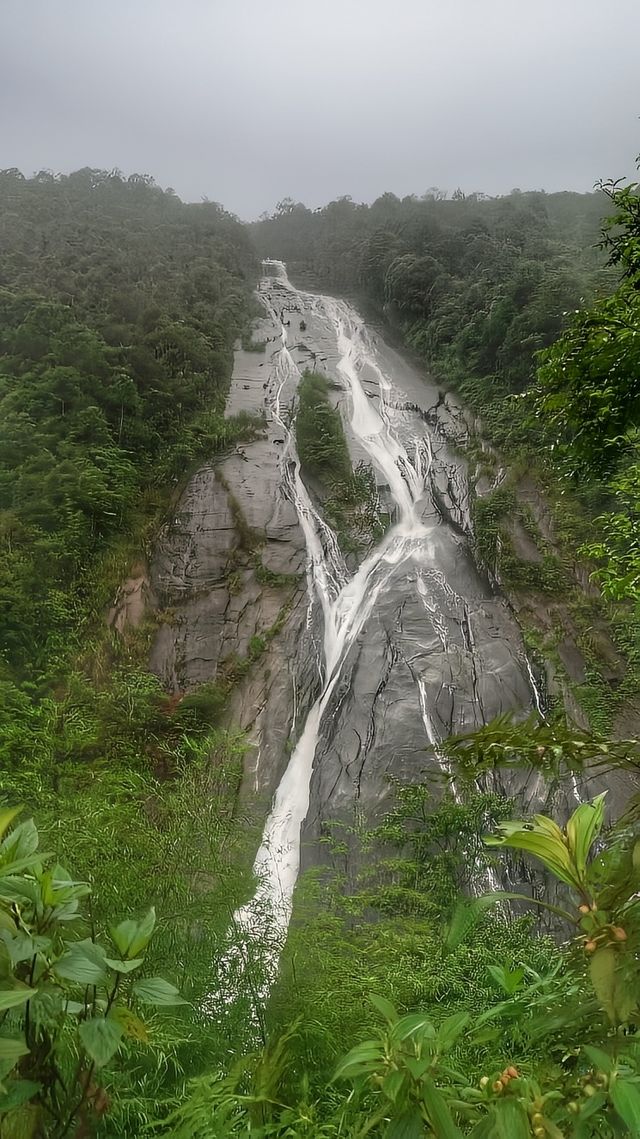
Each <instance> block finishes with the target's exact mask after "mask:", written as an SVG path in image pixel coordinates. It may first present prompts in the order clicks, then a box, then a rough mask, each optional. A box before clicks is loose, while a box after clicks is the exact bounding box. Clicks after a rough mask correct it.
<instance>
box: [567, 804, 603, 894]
mask: <svg viewBox="0 0 640 1139" xmlns="http://www.w3.org/2000/svg"><path fill="white" fill-rule="evenodd" d="M606 794H607V793H606V791H603V792H602V794H601V795H597V796H596V798H595V799H593V800H592V802H591V803H581V804H580V806H579V807H577V808H576V810H575V811H574V812H573V814H572V816H571V818H570V819H569V821H568V823H567V828H566V829H567V839H568V842H569V849H570V850H571V852H572V854H573V859H574V862H575V864H576V867H577V870H578V873H579V874H580V877H581V878H582V879H584V875H585V873H586V869H587V858H588V856H589V851H590V850H591V847H592V845H593V843H594V842H595V840H596V838H597V837H598V835H599V834H600V831H601V830H602V824H603V822H604V800H605V797H606Z"/></svg>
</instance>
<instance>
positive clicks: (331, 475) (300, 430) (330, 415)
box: [296, 372, 389, 554]
mask: <svg viewBox="0 0 640 1139" xmlns="http://www.w3.org/2000/svg"><path fill="white" fill-rule="evenodd" d="M330 387H331V385H330V381H329V380H328V379H327V377H326V376H322V375H319V374H318V373H315V372H305V373H304V375H303V377H302V379H301V381H300V384H299V385H298V410H297V414H296V443H297V447H298V454H299V456H300V462H301V463H302V466H303V469H304V470H305V471H306V472H307V473H308V474H309V475H311V477H312V478H313V479H315V480H316V481H317V483H318V484H319V485H320V487H321V488H322V497H323V510H324V514H325V517H326V519H327V521H328V522H329V523H330V525H331V526H332V527H333V529H334V530H335V533H336V536H337V538H338V542H339V545H340V548H341V549H342V550H343V552H344V553H346V554H360V553H362V552H366V551H367V550H368V549H369V548H370V547H371V546H372V545H373V544H374V543H375V542H376V541H378V540H379V539H380V538H381V537H382V535H383V534H384V531H385V528H386V525H388V522H389V518H388V516H387V515H385V514H384V512H383V511H381V509H380V503H379V500H378V492H377V487H376V479H375V474H374V472H373V470H372V468H371V467H370V466H369V465H368V464H367V463H364V462H361V463H359V464H358V466H357V467H356V468H355V469H354V468H353V466H352V463H351V458H350V456H349V448H348V446H347V439H346V436H345V433H344V428H343V425H342V419H341V417H340V412H339V411H338V410H337V409H336V408H334V407H332V406H331V404H330V402H329V391H330Z"/></svg>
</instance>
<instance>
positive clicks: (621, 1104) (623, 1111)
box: [611, 1079, 640, 1135]
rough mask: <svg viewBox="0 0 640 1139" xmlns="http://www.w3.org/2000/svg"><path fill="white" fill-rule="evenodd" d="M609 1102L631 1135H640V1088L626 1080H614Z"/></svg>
mask: <svg viewBox="0 0 640 1139" xmlns="http://www.w3.org/2000/svg"><path fill="white" fill-rule="evenodd" d="M611 1101H612V1103H613V1106H614V1107H615V1109H616V1111H617V1113H618V1115H619V1116H620V1118H621V1119H623V1120H624V1122H625V1123H626V1125H627V1127H628V1128H629V1131H630V1133H631V1134H632V1135H640V1087H638V1084H632V1083H630V1082H629V1081H628V1080H620V1079H618V1080H614V1082H613V1083H612V1085H611Z"/></svg>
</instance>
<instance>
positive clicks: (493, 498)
mask: <svg viewBox="0 0 640 1139" xmlns="http://www.w3.org/2000/svg"><path fill="white" fill-rule="evenodd" d="M472 519H473V526H474V546H475V552H476V556H477V559H478V561H479V563H480V564H481V565H483V566H484V567H485V568H486V569H487V570H488V571H489V572H490V573H491V574H492V576H493V577H494V578H495V579H496V580H498V581H499V582H501V583H502V584H504V585H506V586H507V587H508V588H514V589H525V590H526V589H530V590H535V591H538V592H540V593H544V594H549V595H551V596H558V595H563V594H566V593H567V592H568V590H569V588H570V580H569V577H568V575H567V573H566V571H565V569H564V567H563V565H562V563H561V561H560V559H559V558H558V556H557V555H556V554H555V553H554V552H553V550H552V549H551V547H550V545H549V543H548V542H546V541H545V539H544V538H543V537H542V535H541V534H540V532H539V530H538V528H537V526H536V525H535V522H534V520H533V518H532V516H531V514H530V512H529V511H528V510H527V508H526V507H525V506H523V504H522V503H520V502H519V500H518V497H517V493H516V489H515V487H514V485H513V484H512V483H503V484H502V485H501V486H499V487H496V488H495V489H494V490H491V491H489V492H488V493H487V494H483V495H482V496H480V497H475V498H474V499H473V503H472ZM517 523H519V524H520V526H521V527H522V528H523V530H524V531H525V533H526V535H527V537H528V538H529V539H530V540H531V542H532V543H533V545H534V547H535V550H536V554H537V556H536V558H535V560H529V559H527V558H525V557H521V556H519V555H518V554H517V553H516V550H515V548H514V536H513V526H514V525H515V524H517Z"/></svg>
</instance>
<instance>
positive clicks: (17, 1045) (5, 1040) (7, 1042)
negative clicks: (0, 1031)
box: [0, 1036, 29, 1064]
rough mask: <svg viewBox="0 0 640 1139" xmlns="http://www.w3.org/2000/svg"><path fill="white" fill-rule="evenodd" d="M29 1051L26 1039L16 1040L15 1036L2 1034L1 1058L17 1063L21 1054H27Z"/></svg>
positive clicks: (0, 1044)
mask: <svg viewBox="0 0 640 1139" xmlns="http://www.w3.org/2000/svg"><path fill="white" fill-rule="evenodd" d="M28 1051H29V1049H28V1048H27V1045H26V1044H25V1042H24V1040H16V1039H15V1037H13V1036H0V1060H6V1061H9V1062H10V1063H11V1064H15V1063H16V1061H17V1060H19V1059H20V1057H21V1056H26V1055H27V1053H28Z"/></svg>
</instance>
